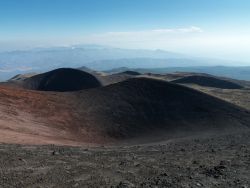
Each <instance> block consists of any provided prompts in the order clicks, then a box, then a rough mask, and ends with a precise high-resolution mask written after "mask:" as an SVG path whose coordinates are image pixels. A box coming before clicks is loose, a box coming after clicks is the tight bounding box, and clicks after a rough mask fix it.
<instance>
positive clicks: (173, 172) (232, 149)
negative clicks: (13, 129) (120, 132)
mask: <svg viewBox="0 0 250 188" xmlns="http://www.w3.org/2000/svg"><path fill="white" fill-rule="evenodd" d="M0 187H4V188H8V187H25V188H29V187H60V188H62V187H220V188H221V187H225V188H228V187H233V188H236V187H239V188H248V187H250V132H244V133H234V134H230V135H228V134H227V135H221V136H209V135H208V136H206V137H205V138H198V137H196V138H185V139H179V140H177V141H176V140H172V141H169V142H165V143H163V142H162V143H155V144H148V145H140V146H119V147H118V146H112V147H111V146H109V147H106V146H103V147H97V148H93V147H90V148H88V147H84V148H83V147H59V146H54V145H49V146H21V145H5V144H2V145H0Z"/></svg>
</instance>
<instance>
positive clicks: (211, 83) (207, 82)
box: [172, 75, 243, 89]
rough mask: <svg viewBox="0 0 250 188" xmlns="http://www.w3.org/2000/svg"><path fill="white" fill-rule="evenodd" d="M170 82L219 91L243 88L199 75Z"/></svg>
mask: <svg viewBox="0 0 250 188" xmlns="http://www.w3.org/2000/svg"><path fill="white" fill-rule="evenodd" d="M172 82H173V83H179V84H197V85H200V86H206V87H215V88H221V89H242V88H243V86H241V85H239V84H236V83H233V82H230V81H227V80H222V79H218V78H214V77H209V76H199V75H194V76H188V77H184V78H180V79H177V80H174V81H172Z"/></svg>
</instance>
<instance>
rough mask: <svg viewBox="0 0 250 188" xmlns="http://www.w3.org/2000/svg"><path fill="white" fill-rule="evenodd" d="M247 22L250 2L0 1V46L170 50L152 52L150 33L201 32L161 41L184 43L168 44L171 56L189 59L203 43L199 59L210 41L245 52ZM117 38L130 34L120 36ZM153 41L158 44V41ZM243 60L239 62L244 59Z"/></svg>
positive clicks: (194, 0)
mask: <svg viewBox="0 0 250 188" xmlns="http://www.w3.org/2000/svg"><path fill="white" fill-rule="evenodd" d="M249 20H250V1H249V0H0V42H1V43H2V44H7V43H8V42H9V43H12V44H18V42H19V43H21V42H24V43H25V42H27V43H28V42H30V41H33V44H36V43H37V45H38V44H39V42H40V43H43V44H46V42H48V43H49V41H50V42H51V40H53V41H54V42H55V43H58V44H63V43H65V44H66V43H67V44H68V43H77V42H78V43H81V42H83V43H84V42H88V43H91V42H95V43H102V44H107V45H115V44H118V45H120V46H121V47H129V45H130V44H134V46H135V47H136V48H140V47H143V46H145V45H146V46H148V47H149V48H151V47H152V48H163V49H168V50H171V49H170V48H171V46H170V45H166V46H164V45H163V44H159V46H157V44H156V43H152V42H149V41H147V39H148V38H149V39H150V40H154V39H155V37H156V36H155V33H154V32H153V34H152V31H154V30H159V29H168V30H167V32H165V33H164V34H165V35H166V33H167V34H168V35H169V31H173V32H179V30H181V31H182V29H184V30H185V28H186V29H188V28H189V29H190V28H191V27H197V28H200V29H201V30H202V32H200V33H198V32H197V34H194V33H192V34H191V32H190V34H187V33H186V32H184V33H185V34H184V35H185V36H176V35H175V36H172V35H171V36H169V37H165V38H164V40H165V42H166V43H168V41H169V40H168V39H169V38H170V39H171V38H181V39H182V38H183V40H182V41H180V40H177V39H176V40H177V41H176V40H170V42H169V43H171V44H173V50H175V51H183V52H190V53H194V51H195V50H196V49H200V46H199V45H201V44H202V43H205V45H204V50H201V52H200V53H201V54H202V55H203V54H206V53H207V54H208V55H209V52H206V50H205V48H206V47H207V48H211V49H212V48H213V46H217V44H210V42H209V41H211V40H215V41H216V40H217V39H221V36H222V37H225V36H227V37H228V38H230V42H229V44H228V45H230V44H231V45H241V46H240V47H242V48H243V47H249V46H250V45H249V46H248V45H247V44H246V42H245V43H244V41H247V42H250V39H249V38H250V34H249V33H250V21H249ZM108 32H112V33H113V34H118V35H119V36H120V37H122V38H123V39H124V40H121V41H117V40H116V41H114V40H113V41H112V38H113V36H112V35H111V34H107V33H108ZM122 32H130V33H125V36H124V35H123V34H122ZM133 32H135V36H136V34H137V35H140V32H144V33H143V34H144V35H142V37H141V41H139V42H138V40H136V41H135V40H134V39H132V37H131V35H133V34H134V33H133ZM145 32H146V33H145ZM150 32H151V33H150ZM179 34H180V33H179ZM158 35H159V33H158V34H157V37H158V38H157V40H160V38H159V36H158ZM187 35H188V36H187ZM105 37H106V38H105ZM109 37H110V38H109ZM143 37H144V38H143ZM103 38H105V40H104V39H103ZM136 38H138V37H136ZM245 38H246V39H247V40H245ZM206 39H207V40H206ZM126 40H127V41H129V42H127V41H126ZM192 40H194V41H195V42H194V43H195V45H196V47H195V48H194V49H193V50H190V51H188V50H186V51H185V47H186V48H190V46H189V45H187V44H186V43H190V42H191V41H192ZM226 40H227V38H226V37H225V38H224V39H223V40H221V42H220V44H219V46H220V45H222V46H223V44H222V43H225V41H226ZM185 42H186V43H185ZM182 44H183V45H182ZM0 45H1V44H0ZM55 45H56V44H55ZM181 46H182V47H181ZM191 47H192V46H191ZM240 47H239V48H238V49H240ZM231 50H232V49H231ZM236 50H237V49H236ZM203 51H204V52H203ZM239 51H240V50H239ZM223 53H224V54H225V52H223ZM223 53H222V54H221V56H223ZM237 53H238V52H237ZM246 54H247V53H244V54H242V57H243V56H244V58H245V55H246ZM225 55H226V54H225ZM238 55H239V56H240V54H238ZM235 57H237V54H235ZM249 59H250V58H249Z"/></svg>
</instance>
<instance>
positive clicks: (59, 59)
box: [0, 45, 250, 81]
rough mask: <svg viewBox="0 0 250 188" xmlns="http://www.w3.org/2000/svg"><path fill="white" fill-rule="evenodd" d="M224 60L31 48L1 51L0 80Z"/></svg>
mask: <svg viewBox="0 0 250 188" xmlns="http://www.w3.org/2000/svg"><path fill="white" fill-rule="evenodd" d="M227 63H229V62H226V61H224V60H216V59H206V58H196V57H191V56H187V55H183V54H179V53H174V52H168V51H163V50H134V49H120V48H112V47H106V46H98V45H76V46H69V47H53V48H35V49H31V50H25V51H9V52H1V53H0V80H2V81H3V80H6V79H9V78H10V77H13V76H15V75H17V74H23V73H28V72H38V73H39V72H45V71H49V70H52V69H56V68H61V67H71V68H78V67H81V66H86V67H88V68H91V69H93V70H98V71H105V70H108V69H116V68H119V67H128V68H130V69H138V68H143V69H144V68H146V69H162V68H164V69H163V70H166V69H165V68H171V69H175V68H174V67H191V66H192V67H193V66H196V67H197V66H216V65H224V64H227ZM230 63H231V62H230ZM205 69H206V68H205ZM249 69H250V68H249ZM178 70H179V68H178ZM248 71H249V70H248ZM196 72H197V71H196ZM222 72H223V71H222ZM239 75H241V74H239Z"/></svg>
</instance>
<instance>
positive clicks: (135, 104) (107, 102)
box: [76, 78, 250, 138]
mask: <svg viewBox="0 0 250 188" xmlns="http://www.w3.org/2000/svg"><path fill="white" fill-rule="evenodd" d="M76 96H77V98H78V99H76V101H81V102H78V104H79V106H78V108H79V109H81V110H80V111H81V112H80V113H81V114H82V115H81V117H85V119H84V122H85V123H86V124H91V127H89V130H91V129H92V128H93V127H95V130H92V131H95V132H98V134H99V133H101V134H102V135H103V136H105V137H111V138H130V137H135V136H138V135H143V134H144V133H151V132H152V131H160V130H165V132H166V133H167V134H170V135H174V134H175V132H176V131H180V132H185V131H187V132H193V131H194V132H196V131H202V132H206V131H207V130H220V129H224V130H226V129H230V128H233V129H242V128H247V127H249V125H250V114H249V112H247V111H246V110H244V109H241V108H239V107H237V106H234V105H232V104H230V103H227V102H224V101H222V100H220V99H217V98H215V97H212V96H209V95H206V94H204V93H201V92H198V91H196V90H193V89H190V88H187V87H184V86H180V85H176V84H173V83H168V82H165V81H160V80H154V79H148V78H133V79H129V80H127V81H123V82H120V83H116V84H113V85H109V86H106V87H103V88H98V89H94V90H89V91H81V92H79V93H78V94H77V95H76ZM86 109H87V110H86ZM83 126H84V125H83ZM148 136H150V134H149V135H148Z"/></svg>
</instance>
